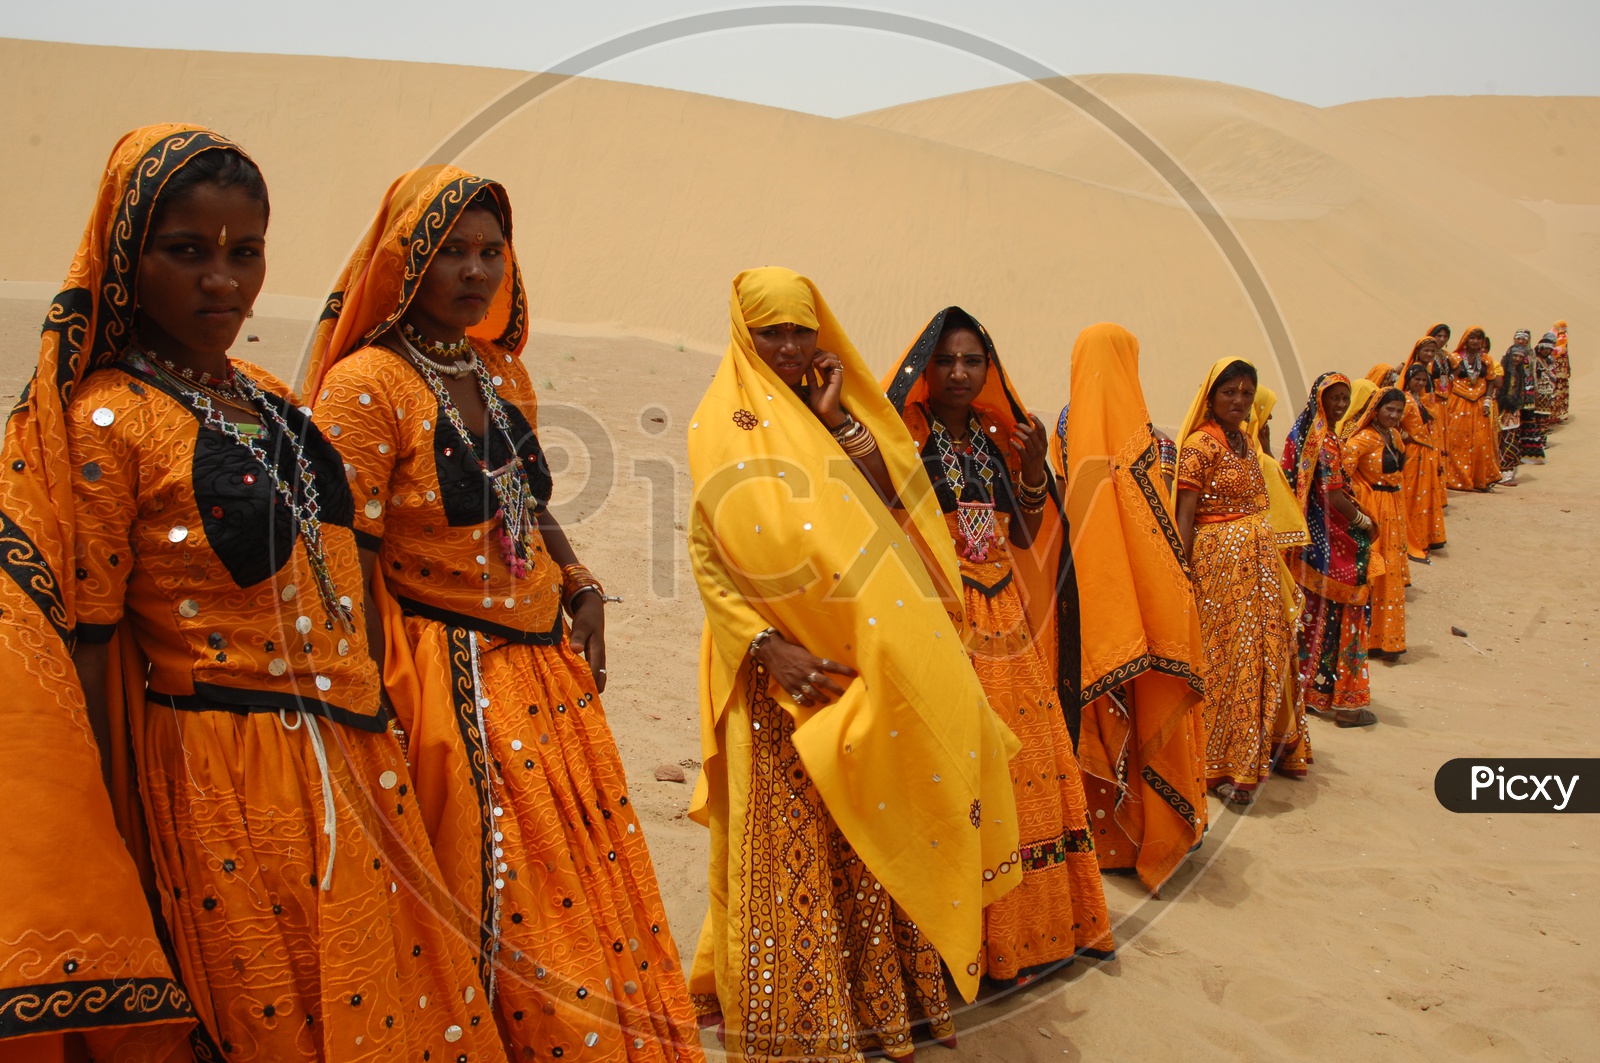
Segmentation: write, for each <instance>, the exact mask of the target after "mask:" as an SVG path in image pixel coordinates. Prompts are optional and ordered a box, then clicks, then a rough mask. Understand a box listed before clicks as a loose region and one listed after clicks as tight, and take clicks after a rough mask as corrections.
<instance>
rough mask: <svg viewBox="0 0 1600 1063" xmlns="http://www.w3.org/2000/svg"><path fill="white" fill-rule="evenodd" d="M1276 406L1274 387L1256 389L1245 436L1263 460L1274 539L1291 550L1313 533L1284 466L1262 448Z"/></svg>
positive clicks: (1309, 537)
mask: <svg viewBox="0 0 1600 1063" xmlns="http://www.w3.org/2000/svg"><path fill="white" fill-rule="evenodd" d="M1277 404H1278V396H1277V393H1275V392H1274V391H1273V390H1272V389H1271V388H1269V387H1266V386H1264V385H1263V386H1262V387H1258V388H1256V403H1255V407H1254V408H1253V409H1252V410H1251V411H1250V427H1249V429H1248V430H1247V431H1246V432H1245V435H1247V436H1249V437H1250V439H1251V440H1252V441H1253V442H1254V443H1255V447H1256V450H1257V452H1258V455H1259V456H1260V458H1261V475H1262V477H1263V478H1264V479H1265V480H1266V481H1267V500H1268V502H1270V503H1271V510H1272V533H1273V536H1274V537H1275V538H1276V540H1277V543H1278V549H1280V550H1288V549H1289V548H1291V547H1295V546H1305V545H1306V544H1307V543H1309V542H1310V541H1311V532H1310V531H1309V529H1308V528H1307V527H1306V515H1305V511H1304V510H1302V509H1301V508H1300V499H1299V498H1297V497H1296V496H1295V493H1294V488H1292V487H1290V486H1289V478H1288V477H1287V476H1285V475H1284V474H1283V466H1282V465H1280V464H1278V462H1277V461H1276V460H1275V459H1274V458H1273V456H1272V455H1271V454H1268V453H1267V452H1266V451H1265V450H1264V449H1262V446H1261V427H1262V426H1263V425H1265V424H1266V423H1267V418H1269V417H1271V416H1272V408H1273V407H1274V406H1276V405H1277Z"/></svg>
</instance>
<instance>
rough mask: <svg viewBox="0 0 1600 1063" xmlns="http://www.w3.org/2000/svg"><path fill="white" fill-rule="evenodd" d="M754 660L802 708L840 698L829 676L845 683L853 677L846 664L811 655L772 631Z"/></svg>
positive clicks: (801, 647)
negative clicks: (843, 680) (833, 676)
mask: <svg viewBox="0 0 1600 1063" xmlns="http://www.w3.org/2000/svg"><path fill="white" fill-rule="evenodd" d="M756 660H757V661H758V662H760V664H761V666H762V667H763V668H765V669H766V670H767V671H768V672H769V673H771V675H772V678H774V679H776V680H777V681H778V685H779V686H780V687H782V688H783V689H784V692H785V693H787V694H788V695H789V698H790V699H791V700H792V701H793V702H794V703H795V704H796V705H799V706H801V707H803V708H809V707H811V706H813V705H826V704H827V703H828V702H830V701H832V700H833V699H834V698H838V697H843V696H844V688H843V687H841V686H840V685H839V684H838V683H835V682H834V681H833V680H832V679H830V678H829V673H831V674H833V675H839V676H844V677H845V678H846V679H847V680H848V679H854V678H855V677H856V670H855V669H854V668H851V667H850V666H849V665H847V664H840V663H839V662H838V661H830V660H828V659H827V658H825V657H816V656H813V655H812V653H811V652H810V651H809V650H807V649H806V648H805V647H804V646H797V645H795V644H794V643H792V642H790V641H789V640H788V639H786V638H784V637H783V636H782V635H779V634H777V633H776V632H774V633H773V634H771V635H769V636H767V639H766V641H765V642H763V643H762V644H761V648H760V649H759V650H757V651H756Z"/></svg>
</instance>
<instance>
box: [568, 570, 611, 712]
mask: <svg viewBox="0 0 1600 1063" xmlns="http://www.w3.org/2000/svg"><path fill="white" fill-rule="evenodd" d="M568 641H569V642H570V643H571V644H572V648H573V649H575V650H577V651H578V652H579V653H581V654H583V659H584V660H586V661H588V662H589V671H590V672H591V673H593V675H594V689H595V693H597V694H604V693H605V691H606V605H605V602H604V601H603V600H601V598H600V592H599V591H585V592H584V593H582V594H580V595H578V597H577V600H576V601H574V602H573V604H572V634H571V635H570V636H569V637H568Z"/></svg>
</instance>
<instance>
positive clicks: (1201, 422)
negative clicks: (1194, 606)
mask: <svg viewBox="0 0 1600 1063" xmlns="http://www.w3.org/2000/svg"><path fill="white" fill-rule="evenodd" d="M1255 394H1256V371H1255V367H1254V366H1252V365H1251V364H1250V363H1249V362H1246V361H1243V360H1241V359H1237V358H1224V359H1221V360H1220V361H1218V362H1217V363H1216V364H1215V365H1213V366H1212V367H1211V372H1210V373H1209V374H1208V376H1207V378H1206V382H1205V384H1204V386H1203V387H1201V389H1200V391H1199V393H1198V394H1197V395H1196V396H1195V400H1194V402H1193V404H1192V405H1191V406H1190V407H1189V415H1188V417H1186V418H1185V420H1184V426H1183V430H1182V431H1181V432H1180V435H1179V438H1180V442H1179V450H1178V479H1177V497H1176V510H1177V525H1178V532H1179V535H1180V536H1181V537H1182V541H1183V543H1184V547H1185V551H1186V552H1187V554H1188V560H1189V567H1190V571H1191V572H1192V573H1193V579H1194V589H1195V600H1196V602H1197V603H1198V605H1199V608H1200V630H1201V632H1202V634H1203V635H1204V640H1205V652H1206V671H1205V679H1206V732H1207V744H1206V783H1207V785H1208V786H1210V787H1211V788H1212V789H1213V790H1215V791H1216V793H1217V795H1218V796H1219V797H1221V798H1223V800H1225V801H1229V802H1231V803H1234V804H1241V805H1243V804H1249V803H1250V802H1251V801H1253V800H1254V799H1255V791H1256V789H1257V788H1258V787H1259V786H1260V785H1261V783H1262V781H1263V780H1265V779H1266V777H1267V775H1268V774H1269V773H1270V772H1271V771H1273V770H1277V771H1279V772H1280V773H1282V774H1285V775H1289V776H1291V777H1296V778H1298V777H1303V776H1304V775H1305V773H1306V768H1307V765H1309V764H1310V763H1311V749H1310V744H1309V742H1308V741H1307V736H1306V731H1305V721H1304V718H1303V716H1300V717H1298V718H1291V719H1290V720H1288V721H1283V720H1281V718H1280V710H1281V708H1282V707H1283V705H1284V704H1285V701H1284V690H1283V686H1284V679H1285V677H1284V669H1283V667H1282V662H1284V661H1286V660H1287V659H1288V655H1289V644H1290V638H1291V630H1292V628H1291V620H1290V609H1289V607H1288V603H1287V602H1286V601H1285V598H1284V593H1283V583H1282V581H1281V579H1280V578H1279V570H1280V568H1281V566H1282V560H1281V559H1280V557H1279V556H1278V546H1277V540H1276V536H1275V534H1274V532H1273V529H1272V517H1271V513H1270V509H1269V501H1268V498H1267V486H1266V480H1265V479H1264V478H1263V477H1262V475H1261V461H1260V458H1259V446H1260V444H1259V443H1256V442H1253V441H1252V440H1251V438H1250V437H1251V435H1252V434H1253V433H1251V432H1247V431H1245V425H1246V424H1247V422H1248V421H1249V419H1250V416H1251V410H1252V407H1253V405H1254V402H1255ZM1285 725H1286V726H1285Z"/></svg>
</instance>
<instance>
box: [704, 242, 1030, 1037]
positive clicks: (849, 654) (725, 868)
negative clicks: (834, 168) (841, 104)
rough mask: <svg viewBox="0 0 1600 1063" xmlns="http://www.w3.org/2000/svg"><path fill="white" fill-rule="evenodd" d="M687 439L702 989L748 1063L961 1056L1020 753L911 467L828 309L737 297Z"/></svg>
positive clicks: (751, 285) (1007, 878) (765, 289)
mask: <svg viewBox="0 0 1600 1063" xmlns="http://www.w3.org/2000/svg"><path fill="white" fill-rule="evenodd" d="M729 317H730V328H731V332H732V337H731V340H730V342H729V344H728V350H727V354H726V355H725V356H724V357H723V360H722V365H721V366H720V367H719V368H718V370H717V373H716V376H715V377H714V378H713V380H712V382H711V387H710V389H709V390H708V391H707V392H706V395H705V397H704V398H703V399H702V400H701V402H700V406H699V408H698V409H697V410H696V412H695V415H694V419H693V422H692V423H691V425H690V427H689V463H690V471H691V472H692V473H693V476H694V499H693V502H692V503H691V507H690V514H689V552H690V559H691V562H692V564H693V566H694V571H695V578H696V581H697V582H698V583H699V586H700V596H701V600H702V601H703V602H704V604H705V610H706V627H705V634H704V637H703V639H702V642H701V647H702V648H701V670H700V708H701V747H702V749H703V751H704V764H703V767H702V768H701V775H700V780H699V782H698V784H697V786H696V789H695V798H694V803H693V805H692V807H691V812H690V814H691V816H692V817H693V818H694V819H695V820H696V821H698V822H700V823H702V824H705V825H706V826H708V827H709V828H710V829H711V908H710V911H709V913H708V914H707V916H706V922H705V927H704V929H703V930H702V932H701V936H700V947H699V950H698V951H697V953H696V955H695V963H694V972H693V975H692V977H691V979H690V989H691V991H692V992H693V993H694V994H695V1003H696V1005H697V1007H698V1008H699V1010H700V1011H701V1013H702V1015H703V1016H704V1017H705V1021H711V1022H721V1023H723V1024H725V1025H726V1027H727V1045H728V1049H729V1051H730V1052H731V1053H733V1054H734V1055H735V1057H736V1058H741V1059H747V1058H748V1059H762V1060H766V1059H791V1058H793V1059H809V1058H814V1057H818V1056H826V1057H830V1058H838V1059H843V1060H855V1059H860V1058H862V1055H863V1054H864V1053H868V1052H881V1053H883V1054H886V1055H888V1056H890V1057H893V1058H902V1057H904V1056H907V1055H909V1054H910V1053H911V1051H912V1048H913V1041H912V1025H913V1023H918V1022H926V1023H927V1024H928V1026H929V1029H930V1030H931V1032H932V1033H933V1035H934V1036H936V1037H939V1038H946V1039H948V1038H951V1037H953V1036H954V1025H953V1021H952V1016H951V1012H950V1004H949V1000H948V998H947V996H946V992H945V988H944V975H943V972H942V969H941V968H942V965H941V963H940V960H941V958H942V959H943V961H944V965H948V967H949V971H950V974H951V976H952V977H953V978H954V980H955V985H956V987H957V989H958V990H959V991H960V992H961V994H962V995H963V996H965V997H967V998H968V999H971V997H972V995H973V994H974V992H975V991H976V989H977V985H978V977H979V973H980V971H981V966H980V963H981V959H982V936H983V918H982V908H983V906H984V905H985V904H986V903H989V902H992V901H995V900H998V899H999V898H1000V897H1001V896H1002V895H1003V894H1004V893H1005V892H1006V891H1007V890H1009V889H1011V888H1012V887H1013V886H1015V885H1016V884H1017V883H1018V882H1019V881H1020V879H1021V874H1022V868H1021V867H1020V859H1021V854H1020V853H1019V852H1018V845H1017V820H1016V809H1015V803H1014V802H1013V800H1012V796H1011V779H1010V775H1009V772H1008V767H1007V765H1008V762H1009V760H1010V758H1011V756H1012V755H1013V754H1014V753H1015V752H1016V749H1017V743H1016V739H1014V738H1013V737H1012V736H1011V735H1010V733H1009V732H1008V731H1007V730H1006V728H1005V727H1004V725H1002V724H1001V723H1000V721H999V719H998V718H997V717H996V716H995V714H994V712H993V711H992V710H991V709H990V708H989V707H988V705H987V703H986V701H985V699H984V694H983V688H982V686H981V685H980V684H979V682H978V677H977V675H976V674H975V673H974V672H973V669H972V665H971V663H970V662H969V661H968V660H967V655H966V652H965V650H964V649H963V647H962V644H961V623H962V619H963V617H962V598H961V590H960V588H961V582H960V579H961V577H960V573H959V569H958V567H957V564H956V555H955V550H954V548H953V547H952V546H951V542H950V534H949V531H948V528H947V526H946V524H945V521H944V518H943V516H942V514H941V513H940V511H939V503H938V500H937V498H936V496H935V495H934V492H933V489H932V486H931V484H930V483H929V481H928V477H927V474H926V473H925V472H924V471H923V467H922V461H921V459H920V457H919V455H918V453H917V450H916V448H915V446H914V445H913V443H912V440H911V436H910V435H909V433H907V431H906V429H905V426H904V425H903V424H902V423H901V421H900V418H899V417H898V416H897V415H896V414H895V411H894V408H893V407H892V406H891V405H890V404H889V401H888V400H887V399H886V398H885V397H884V395H883V392H882V391H881V390H879V388H878V385H877V381H876V380H874V379H873V378H872V375H871V374H870V373H869V372H868V371H867V368H866V365H865V363H863V361H862V360H861V356H860V355H859V354H857V353H856V350H855V348H854V347H853V346H852V345H851V343H850V340H849V338H848V337H847V336H846V335H845V334H844V331H843V329H842V328H840V326H839V323H838V321H837V320H836V319H835V318H834V316H833V314H832V312H831V311H830V310H829V309H828V304H827V303H826V302H825V301H824V300H823V298H822V296H821V294H820V293H819V292H818V291H817V289H816V287H815V286H814V285H813V284H812V283H811V282H810V281H809V280H807V279H806V278H804V277H802V276H800V275H799V274H796V273H794V272H793V271H791V270H787V269H781V268H777V267H767V268H763V269H755V270H747V271H746V272H744V273H741V274H739V275H738V276H737V277H735V278H734V281H733V285H732V291H731V297H730V300H729Z"/></svg>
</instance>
